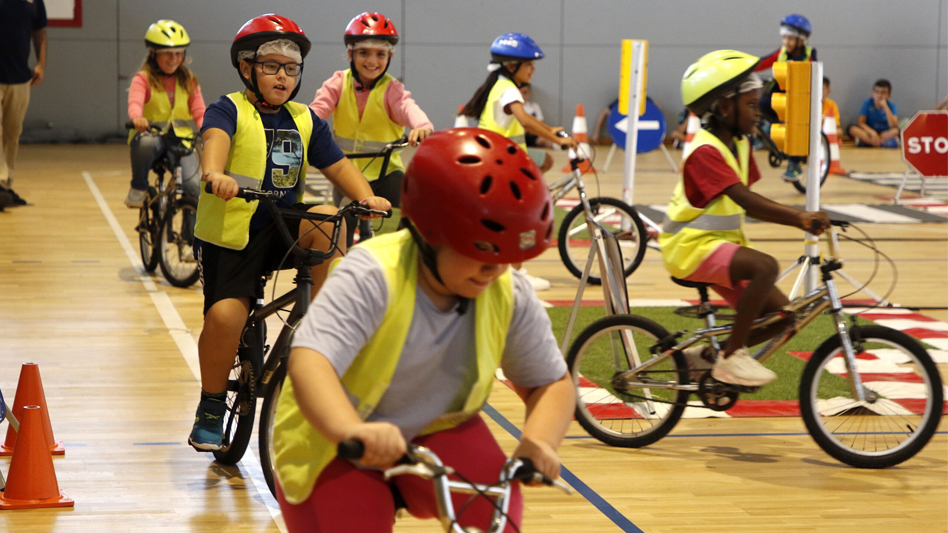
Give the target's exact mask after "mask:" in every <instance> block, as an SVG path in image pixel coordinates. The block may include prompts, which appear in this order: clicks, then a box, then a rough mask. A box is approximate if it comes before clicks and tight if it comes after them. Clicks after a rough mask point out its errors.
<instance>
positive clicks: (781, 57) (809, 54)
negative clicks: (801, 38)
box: [776, 46, 813, 63]
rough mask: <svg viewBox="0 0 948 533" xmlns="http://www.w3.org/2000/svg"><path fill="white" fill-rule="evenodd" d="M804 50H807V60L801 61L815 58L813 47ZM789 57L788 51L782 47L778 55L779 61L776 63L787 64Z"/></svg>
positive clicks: (806, 47) (805, 47)
mask: <svg viewBox="0 0 948 533" xmlns="http://www.w3.org/2000/svg"><path fill="white" fill-rule="evenodd" d="M804 49H805V50H806V58H805V59H800V60H799V61H809V60H810V57H812V56H813V47H812V46H804ZM788 57H789V56H787V49H786V48H784V47H782V46H781V47H780V53H779V54H777V60H776V62H778V63H786V62H787V58H788Z"/></svg>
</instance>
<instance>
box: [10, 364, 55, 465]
mask: <svg viewBox="0 0 948 533" xmlns="http://www.w3.org/2000/svg"><path fill="white" fill-rule="evenodd" d="M26 405H36V406H39V409H40V413H39V417H40V423H41V427H42V428H43V429H42V431H43V436H44V438H45V439H46V445H47V446H48V447H49V452H50V453H52V454H53V455H63V454H65V453H66V448H64V447H63V443H62V441H57V440H56V438H55V437H53V426H52V424H51V423H50V422H49V409H48V408H47V407H46V394H45V393H44V392H43V380H42V379H41V378H40V371H39V365H37V364H36V363H23V366H22V367H21V368H20V380H19V381H18V382H17V384H16V397H15V398H14V400H13V416H14V417H16V419H17V420H21V417H22V416H23V407H24V406H26ZM21 423H22V422H21ZM16 443H17V432H16V431H14V430H13V426H11V427H9V428H7V438H6V440H5V441H4V442H3V445H2V446H0V455H13V450H14V449H15V447H16Z"/></svg>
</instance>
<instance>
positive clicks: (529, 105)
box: [523, 101, 543, 122]
mask: <svg viewBox="0 0 948 533" xmlns="http://www.w3.org/2000/svg"><path fill="white" fill-rule="evenodd" d="M523 110H524V111H526V112H527V113H528V114H529V115H531V116H532V117H533V118H535V119H537V120H539V121H540V122H543V111H542V110H540V104H538V103H536V102H533V101H530V102H524V103H523Z"/></svg>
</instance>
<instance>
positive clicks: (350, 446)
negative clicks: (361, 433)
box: [336, 439, 365, 460]
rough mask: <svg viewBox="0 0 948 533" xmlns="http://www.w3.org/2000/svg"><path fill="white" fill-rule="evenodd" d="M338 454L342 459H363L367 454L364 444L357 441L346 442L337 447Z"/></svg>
mask: <svg viewBox="0 0 948 533" xmlns="http://www.w3.org/2000/svg"><path fill="white" fill-rule="evenodd" d="M336 452H337V453H338V454H339V458H340V459H347V460H355V459H361V458H362V455H363V454H364V453H365V445H364V444H362V441H359V440H355V439H349V440H344V441H342V442H340V443H339V444H338V445H336Z"/></svg>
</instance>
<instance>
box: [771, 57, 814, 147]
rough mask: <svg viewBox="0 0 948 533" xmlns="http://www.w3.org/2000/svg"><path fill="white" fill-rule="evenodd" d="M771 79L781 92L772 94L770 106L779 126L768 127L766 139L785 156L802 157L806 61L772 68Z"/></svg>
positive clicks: (806, 125) (806, 131)
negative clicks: (778, 121) (768, 136)
mask: <svg viewBox="0 0 948 533" xmlns="http://www.w3.org/2000/svg"><path fill="white" fill-rule="evenodd" d="M773 73H774V79H775V80H777V84H778V85H780V88H781V89H782V90H783V91H785V92H784V93H776V92H775V93H774V94H773V97H772V98H771V101H770V105H771V107H773V109H774V112H776V113H777V117H778V118H780V120H782V121H783V124H774V125H773V126H771V128H770V138H771V139H773V141H774V143H775V144H776V145H777V148H780V151H782V152H783V153H785V154H787V155H795V156H805V155H808V152H809V148H810V62H809V61H783V62H779V63H774V65H773Z"/></svg>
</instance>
